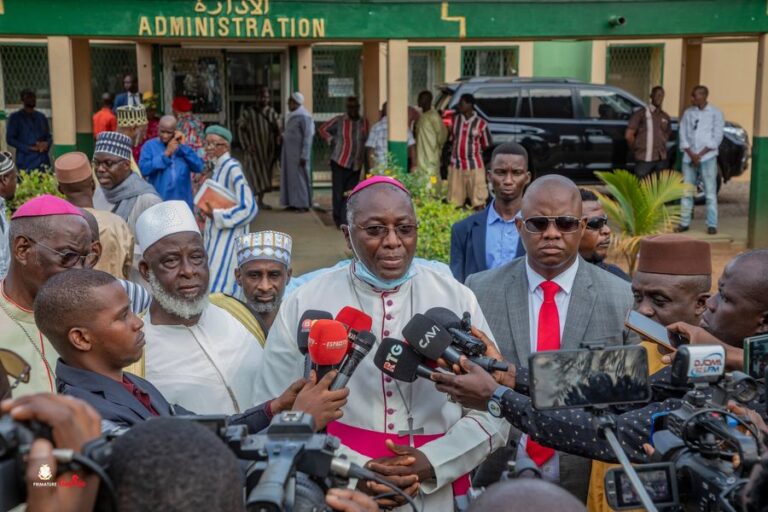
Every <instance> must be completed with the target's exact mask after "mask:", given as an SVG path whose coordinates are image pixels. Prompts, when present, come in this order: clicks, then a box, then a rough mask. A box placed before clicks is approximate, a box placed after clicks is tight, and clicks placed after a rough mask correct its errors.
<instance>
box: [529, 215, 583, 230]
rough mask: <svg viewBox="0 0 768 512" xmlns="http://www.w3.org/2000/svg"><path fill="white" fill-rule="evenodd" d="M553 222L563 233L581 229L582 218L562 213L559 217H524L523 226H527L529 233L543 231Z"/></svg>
mask: <svg viewBox="0 0 768 512" xmlns="http://www.w3.org/2000/svg"><path fill="white" fill-rule="evenodd" d="M553 222H554V223H555V227H556V228H557V230H558V231H560V232H561V233H573V232H574V231H576V230H577V229H579V224H580V223H581V219H580V218H578V217H572V216H570V215H562V216H559V217H543V216H542V217H528V218H527V219H523V226H525V230H526V231H528V232H529V233H543V232H545V231H546V230H547V229H548V228H549V225H550V224H551V223H553Z"/></svg>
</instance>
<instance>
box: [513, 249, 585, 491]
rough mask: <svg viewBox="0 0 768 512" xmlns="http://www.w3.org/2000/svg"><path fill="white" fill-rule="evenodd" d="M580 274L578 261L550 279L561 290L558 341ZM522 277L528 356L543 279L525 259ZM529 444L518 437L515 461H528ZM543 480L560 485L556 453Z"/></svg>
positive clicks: (535, 336) (557, 297) (535, 335)
mask: <svg viewBox="0 0 768 512" xmlns="http://www.w3.org/2000/svg"><path fill="white" fill-rule="evenodd" d="M578 270H579V258H576V260H575V261H574V262H573V264H572V265H571V266H570V267H568V268H567V269H566V270H565V272H562V273H560V274H559V275H558V276H557V277H555V278H554V279H552V281H553V282H555V283H557V284H558V286H560V289H559V290H558V291H557V293H556V294H555V304H556V305H557V316H558V320H560V341H561V342H562V340H563V327H564V326H565V319H566V316H567V315H568V305H569V304H570V302H571V291H572V290H573V282H574V280H576V272H578ZM525 273H526V275H527V276H528V326H529V329H530V332H531V353H534V352H538V350H537V348H538V347H537V343H536V341H537V339H538V333H539V311H541V306H542V304H544V290H542V289H541V283H543V282H544V281H546V280H547V279H546V278H545V277H542V276H541V275H539V274H538V273H537V272H536V271H535V270H533V269H532V268H531V266H530V265H529V264H528V257H527V256H526V257H525ZM527 443H528V435H527V434H523V435H522V436H520V441H519V442H518V444H517V454H516V457H515V458H516V459H517V460H520V459H522V458H526V457H528V454H527V453H526V451H525V446H526V444H527ZM541 473H542V478H543V479H544V480H546V481H548V482H555V483H557V482H559V481H560V456H559V454H558V453H557V452H555V454H554V455H553V456H552V458H551V459H549V460H548V461H547V462H545V463H544V465H543V466H542V467H541Z"/></svg>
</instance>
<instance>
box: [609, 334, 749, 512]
mask: <svg viewBox="0 0 768 512" xmlns="http://www.w3.org/2000/svg"><path fill="white" fill-rule="evenodd" d="M724 369H725V351H724V349H723V347H721V346H703V345H702V346H690V345H684V346H681V347H679V348H678V351H677V354H676V356H675V360H674V363H673V367H672V384H673V385H676V386H680V385H688V386H692V389H691V390H690V391H688V392H687V393H686V394H685V396H684V397H683V399H682V403H681V406H680V407H679V408H678V409H676V410H673V411H670V412H669V413H667V414H660V415H658V416H657V417H656V418H655V421H654V424H653V435H652V441H653V445H654V449H655V450H656V453H655V457H656V458H658V459H660V460H661V461H662V462H661V463H656V464H643V465H637V466H635V469H636V471H637V473H638V474H639V475H640V479H641V481H642V482H643V486H644V487H645V489H646V490H647V491H648V494H650V495H651V497H652V499H653V501H654V503H655V504H656V505H657V506H659V507H669V506H677V507H679V508H682V509H683V510H724V511H735V510H739V509H740V505H739V502H740V498H739V493H740V490H741V489H742V488H743V486H744V485H745V484H746V483H747V480H748V477H749V473H750V471H751V469H752V467H753V466H754V465H755V464H756V463H757V462H758V460H759V452H760V450H759V448H758V444H757V435H756V432H754V429H753V427H752V426H751V425H750V424H749V423H748V422H747V421H745V420H744V419H743V418H739V417H737V416H735V415H734V414H733V413H731V412H728V411H727V409H726V406H727V404H728V401H729V400H736V401H738V402H740V403H748V402H751V401H752V400H754V399H755V398H756V396H757V393H758V389H757V384H756V383H755V381H754V380H753V379H752V378H751V377H749V376H747V375H746V374H744V373H742V372H732V373H729V374H725V373H724ZM746 432H750V433H751V435H748V434H747V433H746ZM605 488H606V497H607V499H608V503H609V504H610V505H611V507H612V508H614V509H616V510H622V509H625V508H636V507H637V506H638V505H640V501H639V500H638V497H637V494H636V493H635V492H634V491H633V490H632V489H631V488H630V487H629V486H628V485H627V482H626V474H625V473H624V471H623V470H622V469H618V468H616V469H612V470H610V471H608V473H607V474H606V476H605Z"/></svg>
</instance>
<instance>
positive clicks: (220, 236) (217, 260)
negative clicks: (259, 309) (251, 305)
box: [205, 153, 258, 297]
mask: <svg viewBox="0 0 768 512" xmlns="http://www.w3.org/2000/svg"><path fill="white" fill-rule="evenodd" d="M208 179H211V180H216V181H217V182H218V183H219V184H221V185H223V186H224V187H226V188H227V189H229V191H230V192H232V193H233V194H234V195H235V197H237V200H238V204H237V205H235V206H233V207H232V208H228V209H215V210H213V218H212V219H211V218H207V219H206V220H205V250H206V251H207V252H208V265H209V267H210V269H211V279H210V283H211V284H210V287H211V293H216V292H220V293H226V294H227V295H231V296H233V297H240V296H241V292H242V290H241V289H240V287H239V286H238V285H237V282H236V281H235V273H234V272H235V267H236V266H237V261H236V254H235V238H236V237H238V236H240V235H244V234H246V233H248V232H249V231H250V230H249V224H250V223H251V221H252V220H253V219H254V218H255V217H256V214H257V213H258V207H257V206H256V201H255V200H254V198H253V192H251V188H250V187H249V186H248V183H246V182H245V177H244V176H243V171H242V168H241V167H240V162H238V161H237V160H235V159H234V158H232V156H230V154H229V153H224V154H223V155H222V156H220V157H219V159H218V160H216V165H215V167H214V168H213V176H211V177H210V178H208Z"/></svg>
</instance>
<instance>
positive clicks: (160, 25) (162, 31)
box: [155, 16, 168, 36]
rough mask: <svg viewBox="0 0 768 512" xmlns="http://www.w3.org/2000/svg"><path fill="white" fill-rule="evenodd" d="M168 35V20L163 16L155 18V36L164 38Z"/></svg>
mask: <svg viewBox="0 0 768 512" xmlns="http://www.w3.org/2000/svg"><path fill="white" fill-rule="evenodd" d="M167 33H168V20H166V19H165V18H164V17H162V16H155V35H156V36H164V35H166V34H167Z"/></svg>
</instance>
